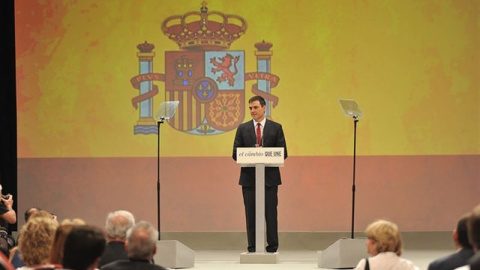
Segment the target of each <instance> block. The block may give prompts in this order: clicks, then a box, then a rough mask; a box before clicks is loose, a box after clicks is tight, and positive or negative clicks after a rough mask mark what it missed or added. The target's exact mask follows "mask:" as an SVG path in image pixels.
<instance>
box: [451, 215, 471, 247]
mask: <svg viewBox="0 0 480 270" xmlns="http://www.w3.org/2000/svg"><path fill="white" fill-rule="evenodd" d="M469 216H470V215H468V214H465V215H463V216H462V217H461V218H460V220H459V221H458V222H457V227H456V228H455V230H454V231H453V242H455V244H456V245H457V247H462V248H472V245H471V244H470V242H469V241H468V228H467V223H468V218H469Z"/></svg>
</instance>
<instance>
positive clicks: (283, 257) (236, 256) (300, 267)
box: [189, 250, 452, 270]
mask: <svg viewBox="0 0 480 270" xmlns="http://www.w3.org/2000/svg"><path fill="white" fill-rule="evenodd" d="M242 252H243V251H241V250H198V251H195V267H193V268H189V269H199V270H220V269H222V270H230V269H231V270H237V269H242V270H243V269H248V270H267V269H268V270H277V269H279V270H282V269H289V270H292V269H295V270H306V269H324V268H318V257H317V251H315V250H304V251H292V250H288V251H280V252H279V259H280V263H279V264H240V254H241V253H242ZM451 252H452V251H448V250H405V251H404V253H403V255H402V257H403V258H406V259H409V260H410V261H412V262H413V263H414V264H415V265H416V266H418V267H419V269H420V270H426V269H427V267H428V264H429V263H430V262H431V261H433V260H434V259H436V258H439V257H441V256H443V255H446V254H448V253H451Z"/></svg>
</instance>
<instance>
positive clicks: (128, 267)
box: [101, 259, 166, 270]
mask: <svg viewBox="0 0 480 270" xmlns="http://www.w3.org/2000/svg"><path fill="white" fill-rule="evenodd" d="M101 269H102V270H166V269H165V268H164V267H162V266H160V265H156V264H151V263H150V262H149V261H147V260H134V259H130V260H119V261H114V262H111V263H109V264H106V265H104V266H103V267H102V268H101Z"/></svg>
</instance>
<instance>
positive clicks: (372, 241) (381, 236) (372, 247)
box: [355, 220, 418, 270]
mask: <svg viewBox="0 0 480 270" xmlns="http://www.w3.org/2000/svg"><path fill="white" fill-rule="evenodd" d="M365 234H366V236H367V251H368V254H370V257H369V258H367V259H362V260H360V262H359V263H358V265H357V267H356V268H355V269H356V270H364V269H373V270H377V269H391V270H418V267H416V266H415V265H414V264H413V263H412V262H411V261H409V260H406V259H403V258H400V255H401V254H402V237H401V235H400V231H399V230H398V227H397V225H396V224H394V223H392V222H390V221H386V220H377V221H375V222H373V223H371V224H370V225H368V227H367V229H366V230H365Z"/></svg>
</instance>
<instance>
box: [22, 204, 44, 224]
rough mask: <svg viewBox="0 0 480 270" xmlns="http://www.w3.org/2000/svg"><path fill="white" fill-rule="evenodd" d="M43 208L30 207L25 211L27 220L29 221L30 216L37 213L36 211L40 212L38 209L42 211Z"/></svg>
mask: <svg viewBox="0 0 480 270" xmlns="http://www.w3.org/2000/svg"><path fill="white" fill-rule="evenodd" d="M41 210H42V209H40V208H37V207H30V208H28V209H27V210H26V211H25V213H24V218H25V222H27V221H28V219H29V218H30V216H31V215H32V214H33V213H35V212H38V211H41Z"/></svg>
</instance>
